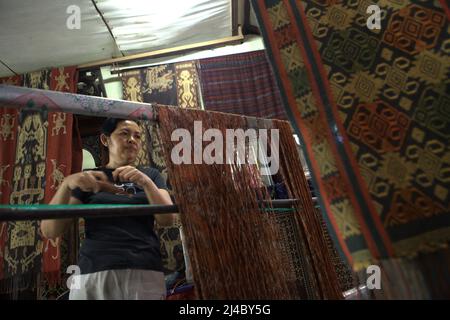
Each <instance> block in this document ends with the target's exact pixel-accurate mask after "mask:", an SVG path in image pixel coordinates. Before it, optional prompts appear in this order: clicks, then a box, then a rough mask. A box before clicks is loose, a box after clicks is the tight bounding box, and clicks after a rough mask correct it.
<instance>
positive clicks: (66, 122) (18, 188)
mask: <svg viewBox="0 0 450 320" xmlns="http://www.w3.org/2000/svg"><path fill="white" fill-rule="evenodd" d="M23 79H24V85H25V86H28V87H32V88H39V89H47V90H48V89H53V90H59V91H66V92H67V91H69V90H74V88H75V85H76V72H75V68H74V67H73V68H58V69H53V70H42V71H37V72H32V73H29V74H25V75H24V77H23ZM16 101H21V102H22V103H23V104H26V106H27V107H26V108H24V109H22V110H21V112H20V113H16V116H15V119H14V129H15V134H14V135H13V136H12V135H10V137H12V139H11V140H12V141H10V142H9V143H8V144H2V154H5V155H8V163H6V162H5V163H3V162H2V163H1V166H2V167H7V168H8V169H9V168H11V172H10V173H9V180H8V181H9V182H10V183H9V187H8V188H7V190H5V192H3V190H2V202H3V203H9V204H33V203H48V202H49V201H50V200H51V198H52V197H53V195H54V193H55V192H56V190H57V188H58V186H59V185H60V183H61V182H62V180H63V179H64V176H66V175H68V174H70V173H72V172H73V170H78V171H79V169H80V167H81V149H79V146H78V147H77V148H76V149H77V150H73V149H72V147H73V146H74V145H75V143H73V139H74V140H75V141H76V140H77V139H79V137H76V136H73V134H72V133H73V131H72V130H73V128H72V125H73V118H72V115H71V114H67V113H64V112H49V111H48V109H49V108H51V109H59V107H58V106H57V105H56V104H55V102H54V101H52V100H50V99H47V98H46V97H45V96H44V95H39V94H28V95H27V94H25V95H22V96H19V97H18V98H17V100H16ZM4 110H10V109H4V108H2V113H4ZM4 117H5V115H3V116H2V118H4ZM11 121H12V120H11ZM10 124H12V122H10ZM8 127H9V125H7V122H2V132H3V131H5V130H11V128H10V129H8ZM5 132H6V131H5ZM78 149H79V150H78ZM2 161H3V159H2ZM4 231H6V234H5V235H4V237H6V240H5V241H4V251H3V259H2V261H1V263H2V264H3V278H2V280H3V281H2V283H3V288H2V291H3V292H12V293H14V294H18V292H20V291H21V290H25V289H34V288H36V287H37V286H38V285H39V284H38V283H37V282H38V279H39V275H40V273H41V272H42V273H43V276H44V277H43V278H44V279H45V281H47V282H48V284H49V285H56V284H57V283H58V282H59V281H60V279H61V278H60V275H61V273H60V272H61V270H60V268H61V255H60V244H61V238H58V239H56V240H49V239H44V238H42V237H41V235H40V232H39V222H38V221H24V222H23V221H14V222H8V223H7V224H6V228H4ZM3 239H5V238H3ZM66 240H68V241H69V242H71V243H72V242H73V240H69V239H66Z"/></svg>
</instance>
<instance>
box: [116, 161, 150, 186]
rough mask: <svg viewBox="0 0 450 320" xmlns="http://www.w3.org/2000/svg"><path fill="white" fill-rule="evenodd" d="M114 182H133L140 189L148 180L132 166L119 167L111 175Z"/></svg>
mask: <svg viewBox="0 0 450 320" xmlns="http://www.w3.org/2000/svg"><path fill="white" fill-rule="evenodd" d="M112 175H113V179H114V181H117V180H119V181H120V182H133V183H134V184H136V185H138V186H139V187H141V188H144V187H145V186H146V185H147V184H148V183H149V182H151V180H150V178H149V177H148V176H147V175H146V174H145V173H143V172H142V171H140V170H138V169H136V168H135V167H133V166H123V167H119V168H117V169H116V170H114V171H113V173H112Z"/></svg>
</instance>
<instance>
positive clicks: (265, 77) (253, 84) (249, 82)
mask: <svg viewBox="0 0 450 320" xmlns="http://www.w3.org/2000/svg"><path fill="white" fill-rule="evenodd" d="M198 65H199V74H200V83H201V88H202V96H203V101H204V104H205V109H206V110H213V111H220V112H228V113H236V114H242V115H246V116H253V117H261V118H268V119H272V118H275V119H281V120H285V119H287V118H286V116H285V112H284V108H283V106H282V101H281V97H280V92H279V90H278V87H277V85H276V81H275V77H274V75H273V72H272V70H271V69H270V65H269V63H268V61H267V58H266V54H265V52H264V51H255V52H248V53H239V54H233V55H228V56H222V57H214V58H207V59H201V60H199V63H198Z"/></svg>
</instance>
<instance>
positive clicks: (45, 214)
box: [0, 199, 299, 221]
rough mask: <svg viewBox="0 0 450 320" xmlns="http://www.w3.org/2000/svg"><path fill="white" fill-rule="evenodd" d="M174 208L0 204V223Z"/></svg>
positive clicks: (265, 205)
mask: <svg viewBox="0 0 450 320" xmlns="http://www.w3.org/2000/svg"><path fill="white" fill-rule="evenodd" d="M298 201H299V200H298V199H282V200H272V201H270V202H271V205H270V203H269V201H261V202H260V207H261V208H262V209H270V207H272V208H290V207H292V206H293V205H294V204H295V203H296V202H298ZM178 211H179V210H178V206H177V205H108V204H105V205H89V204H86V205H31V206H27V205H16V206H14V205H11V206H8V205H0V221H20V220H22V221H23V220H46V219H68V218H80V217H88V218H100V217H101V218H112V217H125V216H148V215H152V214H168V213H178Z"/></svg>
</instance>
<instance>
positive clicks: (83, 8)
mask: <svg viewBox="0 0 450 320" xmlns="http://www.w3.org/2000/svg"><path fill="white" fill-rule="evenodd" d="M232 2H234V1H232V0H213V1H212V0H163V1H155V0H153V1H151V0H126V1H124V0H96V1H94V0H39V1H36V0H0V77H2V76H10V75H13V74H14V73H16V74H22V73H25V72H30V71H35V70H39V69H43V68H48V67H57V66H67V65H78V64H82V63H88V62H93V61H97V60H102V59H109V58H114V57H121V56H127V55H131V54H135V53H139V52H147V51H153V50H158V49H165V48H171V47H175V46H180V45H186V44H193V43H198V42H203V41H209V40H215V39H219V38H224V37H228V36H231V35H232V27H233V25H232V10H231V7H232V5H231V3H232ZM241 2H243V1H241V0H237V2H236V3H239V9H238V10H239V11H238V12H239V13H238V17H241V16H243V14H242V12H240V11H243V5H241ZM149 4H153V5H149ZM74 10H75V11H74ZM77 10H79V13H80V14H79V18H80V19H79V22H80V23H79V28H78V26H77V25H76V22H77V19H76V18H77ZM68 21H69V22H72V24H70V25H71V26H74V27H75V29H70V28H68V26H67V22H68Z"/></svg>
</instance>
